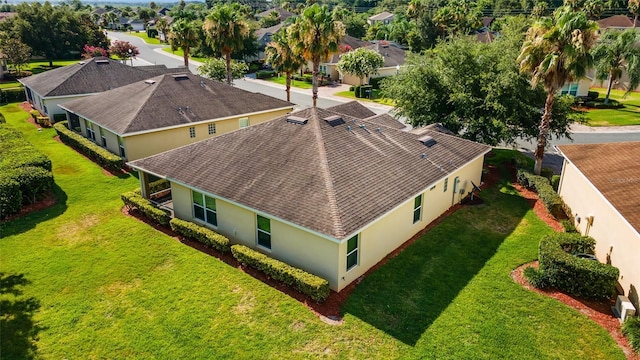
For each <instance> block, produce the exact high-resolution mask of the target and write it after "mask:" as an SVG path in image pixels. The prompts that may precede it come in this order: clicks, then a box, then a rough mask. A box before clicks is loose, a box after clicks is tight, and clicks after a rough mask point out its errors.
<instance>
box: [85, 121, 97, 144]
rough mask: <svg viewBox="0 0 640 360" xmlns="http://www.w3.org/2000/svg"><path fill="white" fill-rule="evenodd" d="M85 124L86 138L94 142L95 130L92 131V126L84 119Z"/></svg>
mask: <svg viewBox="0 0 640 360" xmlns="http://www.w3.org/2000/svg"><path fill="white" fill-rule="evenodd" d="M84 124H85V126H86V127H87V138H88V139H89V140H91V141H93V142H96V132H95V131H93V127H92V125H91V123H90V122H89V121H87V120H85V121H84Z"/></svg>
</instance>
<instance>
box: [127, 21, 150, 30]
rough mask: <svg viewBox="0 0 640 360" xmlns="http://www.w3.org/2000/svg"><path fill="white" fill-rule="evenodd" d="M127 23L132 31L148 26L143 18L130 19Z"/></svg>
mask: <svg viewBox="0 0 640 360" xmlns="http://www.w3.org/2000/svg"><path fill="white" fill-rule="evenodd" d="M127 25H129V28H130V29H131V31H144V29H145V27H146V23H145V22H144V20H142V19H130V20H129V21H127Z"/></svg>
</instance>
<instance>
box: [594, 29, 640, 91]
mask: <svg viewBox="0 0 640 360" xmlns="http://www.w3.org/2000/svg"><path fill="white" fill-rule="evenodd" d="M639 40H640V35H638V33H637V32H636V31H635V30H633V29H628V30H626V31H615V30H609V31H607V32H605V33H604V35H603V36H602V37H601V38H600V40H599V41H598V44H597V45H596V46H595V47H594V49H593V57H594V59H595V62H596V78H597V79H598V80H605V79H607V78H608V79H609V84H608V85H607V96H606V97H605V99H604V103H605V104H608V103H609V95H610V94H611V86H612V84H613V82H614V81H616V80H619V79H620V78H621V77H622V74H623V73H624V72H625V71H626V72H627V73H628V74H629V90H628V91H627V93H629V92H630V91H632V90H633V89H635V88H636V87H637V86H638V85H640V47H638V46H637V45H636V44H637V42H638V41H639Z"/></svg>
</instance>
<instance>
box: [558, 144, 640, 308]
mask: <svg viewBox="0 0 640 360" xmlns="http://www.w3.org/2000/svg"><path fill="white" fill-rule="evenodd" d="M558 148H559V150H560V152H561V154H562V155H563V156H564V157H565V161H564V166H563V168H562V177H561V178H560V185H559V188H558V193H559V194H560V196H561V197H562V199H563V200H564V201H565V203H566V204H567V205H568V206H569V207H571V211H572V213H573V216H574V220H575V225H576V228H577V229H578V231H580V233H581V234H583V235H588V236H591V237H593V238H594V239H596V249H595V250H596V256H597V258H598V259H599V260H600V261H601V262H606V263H610V264H611V265H613V266H616V267H617V268H618V269H620V279H619V280H618V282H619V284H620V287H621V290H622V291H623V292H624V295H626V296H627V297H629V299H630V300H631V301H632V302H633V303H634V305H635V307H636V308H639V307H638V306H639V305H640V303H639V299H638V291H639V288H640V197H638V196H637V193H638V190H639V189H640V162H639V160H638V155H640V142H626V143H608V144H584V145H561V146H558Z"/></svg>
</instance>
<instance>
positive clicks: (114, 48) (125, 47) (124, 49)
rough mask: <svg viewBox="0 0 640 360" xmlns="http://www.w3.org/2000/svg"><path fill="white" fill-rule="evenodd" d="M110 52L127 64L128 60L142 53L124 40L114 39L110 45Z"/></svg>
mask: <svg viewBox="0 0 640 360" xmlns="http://www.w3.org/2000/svg"><path fill="white" fill-rule="evenodd" d="M109 53H110V54H111V55H115V56H117V57H118V58H120V59H121V60H122V62H123V63H125V64H126V63H127V60H129V59H131V58H134V57H136V56H138V55H140V51H139V50H138V48H137V47H135V46H134V45H131V43H130V42H128V41H124V40H117V41H114V42H113V43H112V44H111V46H110V47H109Z"/></svg>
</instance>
